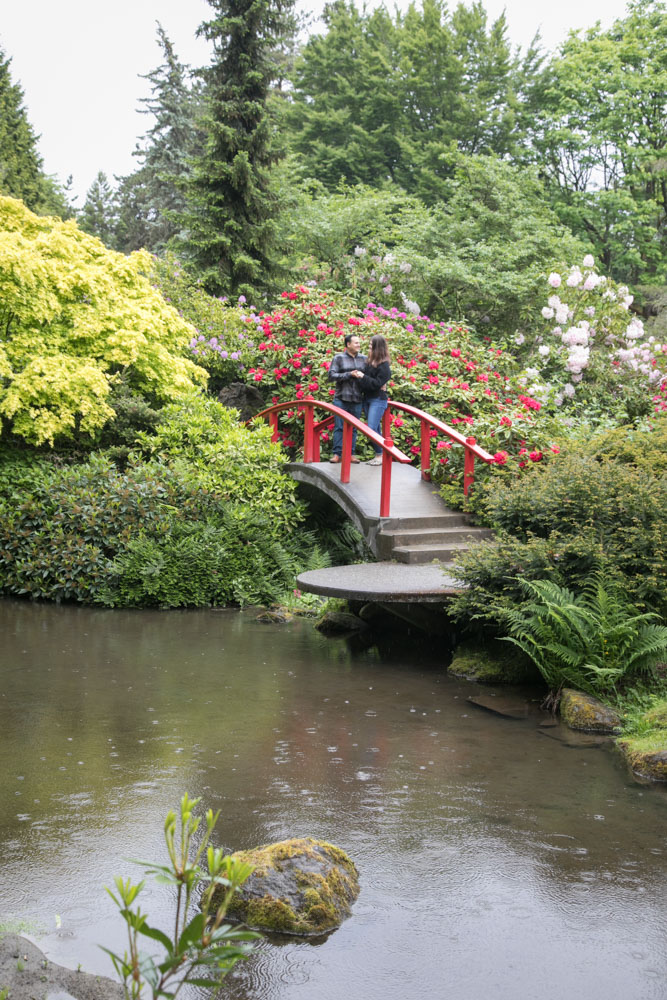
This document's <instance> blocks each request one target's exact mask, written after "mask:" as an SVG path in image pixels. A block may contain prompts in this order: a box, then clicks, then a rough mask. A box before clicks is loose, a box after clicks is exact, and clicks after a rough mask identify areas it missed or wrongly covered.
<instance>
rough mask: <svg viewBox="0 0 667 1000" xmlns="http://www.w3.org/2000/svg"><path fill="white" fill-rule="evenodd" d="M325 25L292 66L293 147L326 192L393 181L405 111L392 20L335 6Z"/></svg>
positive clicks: (341, 3)
mask: <svg viewBox="0 0 667 1000" xmlns="http://www.w3.org/2000/svg"><path fill="white" fill-rule="evenodd" d="M323 19H324V23H325V26H326V33H325V34H323V35H315V36H313V37H311V38H310V39H309V41H308V43H307V44H306V46H305V48H304V50H303V53H302V56H301V58H300V59H299V60H297V64H296V66H295V73H294V95H293V103H292V106H291V109H290V113H289V116H288V124H289V128H290V131H291V135H292V148H293V149H294V151H295V152H297V153H299V154H300V155H301V156H303V157H304V158H305V159H306V161H307V165H306V173H307V174H308V175H310V176H312V177H315V178H317V179H318V180H320V181H321V182H322V183H324V184H325V185H326V186H327V187H329V188H335V187H336V186H337V185H338V184H339V182H340V181H341V180H344V181H345V182H346V183H348V184H359V183H362V184H372V185H376V186H378V185H381V184H382V183H384V182H385V181H387V180H396V179H397V170H398V167H399V162H400V157H401V148H400V146H399V144H398V143H397V141H396V136H397V133H399V132H400V130H401V120H402V107H401V86H400V81H399V75H398V66H397V65H396V59H395V55H394V49H395V29H394V25H393V23H392V20H391V17H390V16H389V14H388V13H387V11H386V10H385V9H384V8H382V7H381V8H379V9H378V10H376V11H374V12H373V13H371V14H366V13H362V12H360V11H358V10H357V8H356V7H355V6H354V4H353V3H347V2H345V0H337V2H335V3H332V4H330V5H328V6H327V7H326V8H325V12H324V17H323Z"/></svg>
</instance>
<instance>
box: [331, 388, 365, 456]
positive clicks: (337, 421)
mask: <svg viewBox="0 0 667 1000" xmlns="http://www.w3.org/2000/svg"><path fill="white" fill-rule="evenodd" d="M333 404H334V406H340V408H341V410H345V412H346V413H349V414H350V415H351V416H353V417H356V418H357V420H358V419H359V417H360V416H361V406H362V404H361V403H350V402H348V401H347V400H346V399H336V398H334V400H333ZM356 444H357V428H356V427H355V428H354V429H353V431H352V454H353V455H354V449H355V447H356ZM333 453H334V455H338V456H339V457H340V456H341V455H342V454H343V418H342V417H339V416H338V415H336V416H335V417H334V432H333Z"/></svg>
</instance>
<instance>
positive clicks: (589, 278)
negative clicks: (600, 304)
mask: <svg viewBox="0 0 667 1000" xmlns="http://www.w3.org/2000/svg"><path fill="white" fill-rule="evenodd" d="M598 284H599V279H598V276H597V274H588V275H586V280H585V281H584V291H585V292H592V291H593V289H594V288H597V286H598Z"/></svg>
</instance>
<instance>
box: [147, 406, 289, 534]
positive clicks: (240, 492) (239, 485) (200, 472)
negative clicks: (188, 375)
mask: <svg viewBox="0 0 667 1000" xmlns="http://www.w3.org/2000/svg"><path fill="white" fill-rule="evenodd" d="M137 441H138V444H139V446H140V447H141V448H142V449H143V451H144V454H145V455H146V456H148V457H151V458H153V459H156V460H158V461H159V462H160V463H163V464H164V465H165V467H169V468H172V469H175V470H178V473H179V476H181V477H183V478H187V477H188V476H192V477H194V479H195V480H196V481H197V482H198V483H200V484H202V485H204V486H206V487H207V488H208V489H211V490H213V491H214V492H216V493H218V494H220V495H221V496H222V497H223V498H224V499H225V500H228V501H231V502H234V503H242V504H243V505H244V507H245V508H246V510H247V511H249V512H250V513H251V514H256V515H257V517H260V518H262V519H266V520H267V522H268V525H269V529H270V530H271V531H272V533H273V535H274V537H276V538H278V537H280V536H282V535H284V533H285V532H287V533H290V532H293V531H295V530H296V528H297V526H298V525H299V524H300V523H301V521H302V520H303V513H304V512H303V506H302V504H300V503H299V502H298V500H297V499H296V483H295V482H294V481H293V480H292V479H290V477H289V476H285V475H283V472H282V470H283V465H284V462H285V455H284V452H281V450H280V448H279V447H277V446H276V445H274V444H272V443H271V431H270V429H269V427H268V426H267V425H266V424H263V423H261V422H259V423H258V424H257V425H256V426H254V427H253V428H252V430H251V429H248V428H246V427H244V426H243V425H242V424H240V423H239V422H238V419H237V415H236V411H234V410H229V409H227V408H226V407H224V406H222V405H221V404H220V403H218V402H217V400H215V399H212V398H211V397H210V396H203V395H198V394H193V395H191V396H190V397H189V398H188V399H187V400H185V401H184V402H182V403H177V404H174V405H169V406H165V407H164V409H163V410H161V411H160V420H159V423H158V426H157V427H156V429H155V431H154V432H153V433H150V434H147V433H140V434H138V435H137Z"/></svg>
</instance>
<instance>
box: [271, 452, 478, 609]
mask: <svg viewBox="0 0 667 1000" xmlns="http://www.w3.org/2000/svg"><path fill="white" fill-rule="evenodd" d="M287 469H288V471H289V474H290V475H291V476H292V477H293V478H294V479H296V480H297V482H300V483H304V484H307V485H308V486H309V487H310V488H313V489H317V490H320V491H322V492H323V493H325V494H326V495H327V496H329V497H330V498H331V499H332V500H333V501H334V502H335V503H336V504H338V506H339V507H341V508H342V509H343V510H344V511H345V513H346V514H347V515H348V517H349V518H350V520H351V521H352V522H353V524H355V525H356V527H357V528H358V529H359V531H360V532H361V534H362V535H363V536H364V538H365V540H366V542H367V544H368V545H369V547H370V549H371V551H372V552H373V554H374V555H375V556H376V557H377V559H378V560H379V561H378V562H375V563H363V564H356V565H352V566H337V567H333V568H331V569H326V570H311V571H309V572H307V573H302V574H301V575H300V576H299V577H298V578H297V584H298V586H299V587H300V588H301V589H302V590H306V591H308V592H310V593H315V594H323V595H325V596H328V597H340V598H343V599H352V600H368V601H377V602H382V603H416V602H418V603H421V602H429V603H430V602H436V601H445V600H447V599H448V598H449V597H451V596H452V595H453V594H455V593H457V591H459V590H460V589H461V586H462V585H461V584H460V583H459V582H457V580H456V579H455V578H454V577H453V576H452V575H451V566H452V563H453V562H455V560H456V559H457V558H458V557H460V555H461V553H462V552H464V551H466V550H467V549H468V547H469V546H470V545H471V544H474V543H475V542H478V541H481V540H482V539H484V538H488V537H491V536H492V533H491V532H489V531H487V530H485V529H482V528H476V527H473V526H471V525H469V524H468V520H467V517H466V515H465V514H461V513H460V512H458V511H453V510H451V509H450V508H448V507H447V506H446V504H445V503H444V501H443V500H442V498H441V497H440V496H439V493H438V488H437V486H434V485H433V484H432V483H430V482H427V481H426V480H424V479H422V477H421V473H420V471H419V469H416V468H414V466H411V465H402V464H399V463H397V462H396V463H394V464H393V466H392V481H391V508H390V515H389V517H384V518H381V517H380V515H379V511H380V474H381V472H382V469H381V468H380V467H373V466H369V465H367V464H365V463H361V462H360V463H359V464H358V465H353V466H352V467H351V470H350V482H349V483H341V481H340V465H332V464H331V463H329V462H313V463H309V464H304V463H301V462H292V463H290V464H289V465H288V466H287ZM448 569H449V570H450V572H448Z"/></svg>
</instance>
